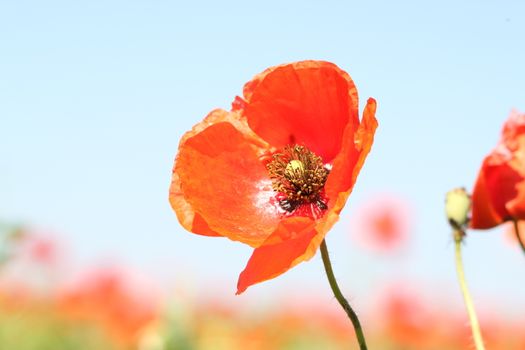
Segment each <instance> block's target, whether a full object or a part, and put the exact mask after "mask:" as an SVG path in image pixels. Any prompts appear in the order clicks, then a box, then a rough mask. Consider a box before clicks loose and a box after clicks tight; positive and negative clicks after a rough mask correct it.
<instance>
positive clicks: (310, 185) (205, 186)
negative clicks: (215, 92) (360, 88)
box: [169, 61, 377, 294]
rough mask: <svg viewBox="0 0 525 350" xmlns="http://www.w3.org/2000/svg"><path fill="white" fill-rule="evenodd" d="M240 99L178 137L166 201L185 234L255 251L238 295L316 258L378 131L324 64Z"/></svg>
mask: <svg viewBox="0 0 525 350" xmlns="http://www.w3.org/2000/svg"><path fill="white" fill-rule="evenodd" d="M243 93H244V94H243V95H244V96H243V98H241V97H236V98H235V100H234V102H233V104H232V110H231V111H229V112H228V111H225V110H221V109H217V110H214V111H212V112H211V113H210V114H209V115H208V116H207V117H206V118H205V119H204V120H203V121H202V122H201V123H199V124H197V125H195V126H194V127H193V129H192V130H191V131H189V132H187V133H186V134H185V135H184V136H183V137H182V139H181V141H180V145H179V153H178V155H177V158H176V160H175V165H174V167H173V177H172V182H171V186H170V195H169V198H170V203H171V206H172V207H173V209H174V211H175V212H176V214H177V217H178V219H179V221H180V223H181V224H182V226H184V228H186V229H187V230H188V231H191V232H193V233H197V234H201V235H207V236H221V237H227V238H229V239H232V240H235V241H240V242H242V243H245V244H248V245H250V246H252V247H254V248H255V250H254V252H253V255H252V256H251V258H250V260H249V261H248V264H247V266H246V268H245V269H244V271H243V272H242V273H241V275H240V277H239V281H238V284H237V294H239V293H242V292H243V291H244V290H246V288H247V287H249V286H250V285H253V284H255V283H258V282H262V281H265V280H268V279H271V278H274V277H276V276H278V275H280V274H282V273H284V272H285V271H287V270H288V269H290V268H291V267H293V266H295V265H297V264H298V263H300V262H302V261H305V260H308V259H310V258H311V257H312V256H313V255H314V254H315V252H316V251H317V249H318V247H319V245H320V244H321V242H322V240H323V239H324V237H325V235H326V233H327V232H328V230H329V229H330V228H331V227H332V226H333V225H334V223H335V222H336V221H337V220H338V218H339V212H340V211H341V209H342V208H343V207H344V205H345V202H346V199H347V198H348V196H349V195H350V192H351V191H352V188H353V186H354V183H355V181H356V178H357V175H358V174H359V171H360V169H361V167H362V165H363V163H364V161H365V158H366V156H367V154H368V152H369V151H370V148H371V146H372V142H373V137H374V132H375V129H376V127H377V121H376V119H375V116H374V115H375V110H376V102H375V100H374V99H372V98H370V99H369V100H368V103H367V105H366V107H365V110H364V113H363V119H362V121H359V115H358V99H357V90H356V87H355V85H354V83H353V81H352V79H351V78H350V76H349V75H348V74H347V73H345V72H344V71H342V70H341V69H339V68H338V67H337V66H336V65H334V64H332V63H329V62H322V61H302V62H296V63H291V64H284V65H280V66H276V67H271V68H269V69H267V70H265V71H264V72H262V73H261V74H259V75H257V76H255V78H254V79H253V80H252V81H250V82H248V83H247V84H246V85H245V86H244V91H243Z"/></svg>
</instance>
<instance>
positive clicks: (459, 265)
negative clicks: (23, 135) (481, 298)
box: [454, 230, 485, 350]
mask: <svg viewBox="0 0 525 350" xmlns="http://www.w3.org/2000/svg"><path fill="white" fill-rule="evenodd" d="M464 236H465V232H463V231H462V230H456V231H455V232H454V243H455V246H456V271H457V274H458V280H459V285H460V287H461V292H462V293H463V299H464V300H465V306H466V307H467V313H468V317H469V319H470V327H471V328H472V337H473V338H474V344H475V345H476V350H485V346H484V345H483V338H482V337H481V330H480V327H479V322H478V317H477V316H476V310H475V309H474V303H473V302H472V298H471V296H470V293H469V290H468V287H467V281H466V279H465V271H464V270H463V259H462V258H461V243H462V241H463V237H464Z"/></svg>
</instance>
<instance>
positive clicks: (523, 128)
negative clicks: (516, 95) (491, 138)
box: [470, 111, 525, 229]
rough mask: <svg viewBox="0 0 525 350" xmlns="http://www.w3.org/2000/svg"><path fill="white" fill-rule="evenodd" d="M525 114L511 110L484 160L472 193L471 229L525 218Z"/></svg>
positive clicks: (484, 227)
mask: <svg viewBox="0 0 525 350" xmlns="http://www.w3.org/2000/svg"><path fill="white" fill-rule="evenodd" d="M524 180H525V114H520V113H518V112H517V111H512V112H511V114H510V116H509V119H508V120H507V121H506V122H505V124H504V126H503V131H502V136H501V139H500V141H499V143H498V145H497V146H496V148H495V149H494V150H493V151H492V152H491V153H490V154H489V155H488V156H487V157H486V158H485V159H484V161H483V164H482V166H481V170H480V171H479V175H478V178H477V181H476V185H475V187H474V192H473V194H472V219H471V222H470V226H471V228H475V229H488V228H492V227H494V226H497V225H500V224H501V223H503V222H505V221H508V220H521V219H525V181H524Z"/></svg>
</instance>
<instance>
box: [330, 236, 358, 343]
mask: <svg viewBox="0 0 525 350" xmlns="http://www.w3.org/2000/svg"><path fill="white" fill-rule="evenodd" d="M321 256H322V258H323V264H324V269H325V271H326V276H327V277H328V282H329V283H330V287H331V288H332V291H333V292H334V296H335V298H336V299H337V301H338V302H339V304H341V306H342V307H343V310H345V312H346V314H347V315H348V318H349V319H350V321H352V324H353V325H354V330H355V335H356V336H357V341H358V342H359V349H361V350H367V347H366V341H365V335H364V334H363V328H361V323H359V318H358V317H357V314H356V313H355V311H354V310H353V309H352V307H350V304H349V303H348V301H347V300H346V299H345V297H344V296H343V293H341V290H340V289H339V286H338V285H337V280H336V279H335V276H334V271H333V270H332V263H331V262H330V256H329V255H328V248H327V247H326V241H325V240H324V239H323V242H322V243H321Z"/></svg>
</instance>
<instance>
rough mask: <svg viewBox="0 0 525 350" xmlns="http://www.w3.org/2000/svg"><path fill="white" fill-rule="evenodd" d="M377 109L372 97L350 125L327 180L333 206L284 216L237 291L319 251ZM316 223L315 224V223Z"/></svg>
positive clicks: (365, 149) (366, 145) (368, 141)
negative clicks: (313, 214)
mask: <svg viewBox="0 0 525 350" xmlns="http://www.w3.org/2000/svg"><path fill="white" fill-rule="evenodd" d="M375 111H376V102H375V100H374V99H369V100H368V103H367V106H366V107H365V111H364V113H363V119H362V121H361V123H360V124H359V127H358V128H357V130H355V129H351V128H350V127H348V129H347V130H345V136H347V137H348V138H347V139H345V140H346V142H345V143H344V146H343V149H342V152H341V153H340V154H339V155H338V158H336V160H335V162H334V166H333V168H332V171H331V173H330V175H329V177H328V179H329V181H331V182H332V185H331V187H329V186H328V183H327V186H326V189H327V193H328V190H329V189H330V190H331V192H330V195H333V198H334V199H335V200H334V201H333V202H329V209H328V210H327V211H326V212H325V214H324V216H323V217H322V218H320V219H318V220H317V221H315V222H313V221H312V220H311V219H308V218H304V217H293V218H289V219H287V220H284V221H283V222H282V223H281V225H279V227H278V229H277V230H276V232H274V233H273V234H272V235H271V236H269V238H268V239H267V241H266V242H264V243H263V244H262V245H261V246H260V247H259V248H257V249H256V250H255V251H254V253H253V255H252V257H251V258H250V260H249V262H248V264H247V266H246V268H245V270H244V271H243V272H242V273H241V275H240V276H239V282H238V284H237V288H238V291H237V294H239V293H242V292H243V291H244V290H246V288H248V287H249V286H250V285H253V284H255V283H259V282H262V281H265V280H268V279H271V278H274V277H276V276H278V275H280V274H282V273H284V272H286V271H287V270H289V269H290V268H292V267H293V266H295V265H297V264H298V263H300V262H302V261H306V260H309V259H311V258H312V257H313V256H314V255H315V253H316V252H317V250H318V248H319V246H320V245H321V242H322V241H323V239H324V237H325V236H326V234H327V233H328V231H329V230H330V229H331V228H332V226H333V225H334V224H335V223H336V222H337V221H338V220H339V215H338V214H339V212H340V211H341V209H342V208H343V206H344V205H345V203H346V200H347V198H348V196H349V195H350V192H351V191H352V188H353V185H354V183H355V180H356V179H357V175H358V174H359V171H360V170H361V167H362V166H363V163H364V161H365V159H366V156H367V155H368V153H369V152H370V149H371V147H372V143H373V139H374V133H375V129H376V128H377V120H376V119H375ZM334 174H335V176H334ZM332 177H333V178H332ZM330 179H331V180H330ZM312 224H314V225H315V226H314V227H311V225H312Z"/></svg>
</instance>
